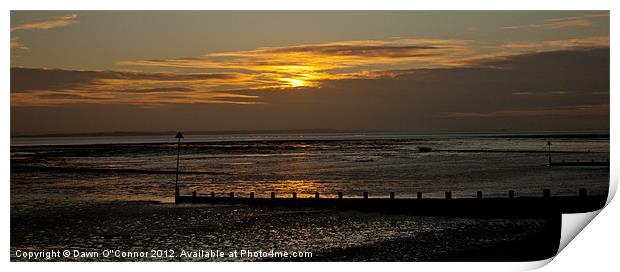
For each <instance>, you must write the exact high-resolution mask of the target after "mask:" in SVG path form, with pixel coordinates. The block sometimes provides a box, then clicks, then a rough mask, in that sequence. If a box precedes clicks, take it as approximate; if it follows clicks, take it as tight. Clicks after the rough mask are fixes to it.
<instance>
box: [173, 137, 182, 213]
mask: <svg viewBox="0 0 620 272" xmlns="http://www.w3.org/2000/svg"><path fill="white" fill-rule="evenodd" d="M174 137H175V138H177V139H178V142H177V173H176V179H175V180H174V198H175V202H176V199H177V198H178V197H179V159H180V158H181V139H183V138H184V137H183V133H181V132H180V131H179V133H177V136H174Z"/></svg>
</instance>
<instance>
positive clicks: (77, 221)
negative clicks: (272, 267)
mask: <svg viewBox="0 0 620 272" xmlns="http://www.w3.org/2000/svg"><path fill="white" fill-rule="evenodd" d="M557 219H558V218H484V217H482V218H466V217H461V218H459V217H430V216H426V217H425V216H406V215H397V214H380V213H361V212H353V211H347V212H337V211H331V210H314V209H282V208H272V207H249V206H242V205H208V204H203V205H174V204H162V203H156V202H109V203H97V204H85V205H75V206H66V207H54V208H53V209H51V208H46V207H40V208H39V209H36V210H28V211H22V210H20V209H12V210H11V260H12V261H276V260H277V261H435V260H437V261H438V260H447V261H457V260H458V261H475V260H512V261H517V260H538V259H544V258H548V257H550V256H552V255H553V254H554V253H555V250H557V245H558V241H559V240H558V239H557V238H559V237H556V236H555V235H553V234H554V233H555V234H557V233H559V232H558V229H557V228H558V224H557V222H556V221H557ZM55 249H57V250H70V251H72V252H73V251H74V250H78V251H80V252H100V254H101V252H103V251H104V250H118V251H120V252H150V251H151V250H166V251H169V250H172V251H174V254H175V257H153V256H147V257H142V258H140V257H138V258H131V257H120V256H119V257H116V256H114V254H112V256H109V257H107V258H104V257H102V256H101V255H100V256H98V257H93V258H88V257H74V256H73V255H72V256H70V257H69V258H65V257H60V258H53V259H51V260H46V259H44V258H43V259H36V260H33V259H25V258H18V257H16V254H15V252H16V250H21V251H25V250H30V251H40V250H47V251H50V250H55ZM201 250H202V251H216V250H219V251H222V252H230V251H234V250H238V251H241V250H246V251H271V250H275V251H280V252H283V251H285V252H293V251H295V252H311V253H312V257H306V258H269V257H267V258H247V257H246V258H244V257H238V258H229V257H223V258H219V257H215V258H214V257H202V258H201V257H198V258H193V257H191V256H190V257H181V256H179V253H180V252H181V251H186V252H198V251H201ZM516 251H519V254H515V252H516ZM483 252H484V253H485V254H480V253H483ZM489 253H492V254H489Z"/></svg>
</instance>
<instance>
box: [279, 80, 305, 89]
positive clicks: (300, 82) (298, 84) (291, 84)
mask: <svg viewBox="0 0 620 272" xmlns="http://www.w3.org/2000/svg"><path fill="white" fill-rule="evenodd" d="M280 80H282V81H284V82H285V83H286V85H287V87H292V88H297V87H304V86H306V85H308V83H307V82H306V81H305V80H302V79H298V78H282V79H280Z"/></svg>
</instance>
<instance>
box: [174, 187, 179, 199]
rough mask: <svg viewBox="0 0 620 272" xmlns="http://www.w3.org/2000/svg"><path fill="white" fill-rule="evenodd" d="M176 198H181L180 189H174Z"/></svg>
mask: <svg viewBox="0 0 620 272" xmlns="http://www.w3.org/2000/svg"><path fill="white" fill-rule="evenodd" d="M174 197H175V198H177V197H179V187H176V188H174Z"/></svg>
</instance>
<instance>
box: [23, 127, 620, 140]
mask: <svg viewBox="0 0 620 272" xmlns="http://www.w3.org/2000/svg"><path fill="white" fill-rule="evenodd" d="M176 133H177V132H176V131H172V130H171V131H113V132H83V133H15V134H11V138H55V137H123V136H166V135H175V134H176ZM354 133H362V134H380V133H392V134H419V135H455V134H465V135H467V134H473V135H475V134H492V135H490V136H494V135H495V136H497V135H500V136H503V135H506V136H513V137H524V136H527V137H531V136H546V137H575V136H578V137H582V136H589V137H609V135H610V132H609V131H608V130H592V131H505V130H497V131H479V132H471V131H469V132H457V131H455V132H442V131H437V132H419V131H390V130H371V131H368V130H340V129H291V130H209V131H183V134H185V135H252V134H263V135H271V134H274V135H280V134H354Z"/></svg>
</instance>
